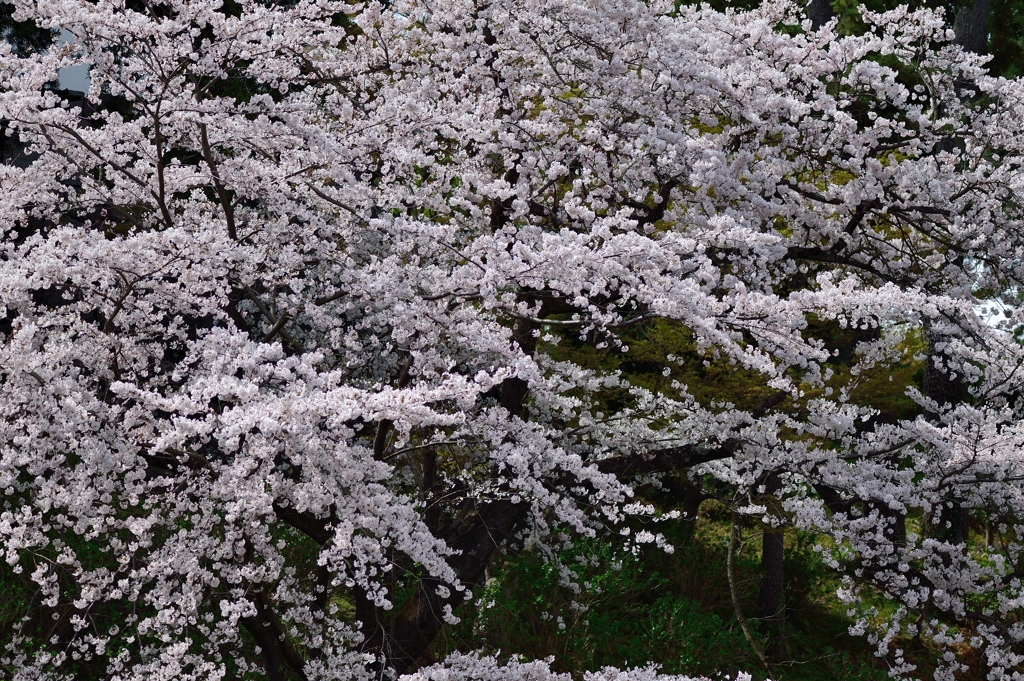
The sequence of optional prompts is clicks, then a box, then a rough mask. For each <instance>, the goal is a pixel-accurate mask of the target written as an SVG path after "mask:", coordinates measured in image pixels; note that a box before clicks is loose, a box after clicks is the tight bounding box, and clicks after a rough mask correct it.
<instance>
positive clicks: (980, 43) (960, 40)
mask: <svg viewBox="0 0 1024 681" xmlns="http://www.w3.org/2000/svg"><path fill="white" fill-rule="evenodd" d="M991 6H992V0H972V2H971V4H969V5H967V6H966V7H961V8H960V9H959V10H958V11H957V13H956V19H955V20H954V21H953V31H954V32H955V33H956V42H957V44H958V45H960V46H961V47H963V48H964V49H965V50H967V51H968V52H974V53H975V54H988V14H989V9H990V7H991Z"/></svg>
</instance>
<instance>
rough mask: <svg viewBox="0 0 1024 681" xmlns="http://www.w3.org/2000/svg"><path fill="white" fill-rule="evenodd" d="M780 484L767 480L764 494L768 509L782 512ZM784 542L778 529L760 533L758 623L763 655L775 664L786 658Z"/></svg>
mask: <svg viewBox="0 0 1024 681" xmlns="http://www.w3.org/2000/svg"><path fill="white" fill-rule="evenodd" d="M781 487H782V485H781V484H780V481H779V479H778V478H777V477H775V476H772V477H771V478H769V479H768V483H767V485H766V490H765V491H766V492H767V493H768V494H769V495H770V496H769V510H770V511H773V512H774V511H776V510H781V509H778V508H777V507H779V506H781V504H779V502H778V499H776V498H775V496H774V495H776V494H778V493H779V491H780V490H781ZM783 539H784V534H783V530H782V528H781V527H771V526H769V525H765V526H764V530H763V532H762V534H761V592H760V596H759V598H758V614H757V617H758V619H759V620H760V622H761V627H760V628H761V633H762V634H764V636H765V647H764V652H765V656H766V657H767V658H768V660H769V661H771V662H773V663H777V662H780V661H782V660H783V659H785V657H786V637H785V622H786V608H785V604H784V601H783V587H784V585H785V577H786V575H785V566H784V563H783Z"/></svg>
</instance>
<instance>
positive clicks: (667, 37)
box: [0, 0, 1024, 681]
mask: <svg viewBox="0 0 1024 681" xmlns="http://www.w3.org/2000/svg"><path fill="white" fill-rule="evenodd" d="M12 4H13V5H14V6H15V8H16V15H15V17H16V18H17V19H19V20H33V21H35V22H36V23H37V24H38V25H39V26H41V27H44V28H54V29H61V30H63V31H67V32H68V33H69V34H70V35H71V36H73V40H71V41H70V42H68V43H67V44H65V45H63V46H61V47H59V48H55V49H53V50H51V51H50V52H48V53H45V54H34V55H30V56H27V57H18V56H16V55H15V54H14V53H13V51H12V50H11V49H10V48H9V47H8V46H5V45H0V121H3V124H4V126H5V128H4V129H5V131H6V134H8V135H10V136H11V137H12V138H13V139H14V140H15V141H16V142H17V144H18V145H20V148H21V149H22V152H21V153H20V154H19V155H17V157H12V158H9V159H5V163H4V164H2V165H0V238H2V241H0V411H2V413H3V418H2V419H0V490H2V495H0V506H2V508H0V549H2V552H3V555H4V558H5V560H6V562H7V564H8V566H10V568H11V570H13V572H14V573H15V574H17V575H21V576H22V577H23V578H24V579H25V580H28V582H29V583H31V584H32V585H33V589H34V590H35V591H34V593H35V594H36V596H35V597H34V601H33V603H32V604H31V605H32V608H33V611H32V612H31V613H26V618H25V620H24V621H23V623H22V626H21V629H20V630H19V631H20V633H19V634H18V635H17V636H16V637H15V638H14V639H13V640H12V641H11V642H10V644H9V645H8V646H7V649H6V651H4V652H3V653H2V655H0V668H2V669H3V670H4V671H3V674H4V675H7V676H10V677H11V678H19V679H42V678H54V679H57V678H66V676H67V675H68V674H71V673H73V671H69V670H75V669H79V668H81V666H82V665H86V666H87V667H88V668H89V669H92V670H97V671H96V672H95V673H97V674H100V675H106V677H107V678H111V679H123V680H125V681H127V680H128V679H153V678H166V679H182V680H185V679H218V678H225V677H226V676H228V675H229V674H240V673H241V674H244V673H247V672H250V671H251V672H253V673H258V674H263V675H265V676H266V678H270V679H284V678H290V677H295V678H304V679H310V680H312V679H348V678H353V679H363V678H366V679H368V678H372V677H374V676H379V675H382V674H390V673H392V672H397V673H400V674H402V673H404V674H408V676H406V677H405V678H407V679H409V680H410V681H413V680H414V679H415V680H416V681H423V680H426V679H429V680H432V681H440V680H441V679H452V680H453V681H454V680H457V679H481V680H487V679H535V680H540V681H543V680H546V679H549V678H551V679H554V678H555V677H558V678H559V679H561V678H562V676H561V675H558V674H555V673H554V672H551V671H550V670H549V668H548V667H547V666H546V664H544V663H540V662H534V663H516V662H512V663H509V664H508V665H506V666H500V665H498V664H497V662H496V661H495V660H493V659H491V658H475V657H466V656H456V657H453V658H450V659H449V660H448V661H447V662H445V663H442V664H440V665H435V666H431V667H423V668H421V667H422V666H423V661H424V660H425V659H426V657H425V653H426V652H427V650H428V649H429V647H430V645H431V643H432V641H433V639H434V637H435V636H436V634H437V632H439V631H440V630H441V628H442V627H444V626H445V625H446V624H449V623H452V622H455V621H456V620H457V617H458V614H457V611H458V608H459V607H460V606H461V605H462V604H464V603H465V602H466V601H467V600H469V599H470V598H471V587H472V585H473V584H476V583H479V582H480V581H481V575H482V574H483V571H484V569H485V568H486V565H487V563H488V562H489V561H490V560H491V558H492V557H493V556H494V555H495V552H496V551H498V550H501V549H502V548H508V547H509V546H514V545H516V543H517V542H519V544H521V543H522V542H523V541H525V540H524V539H523V537H528V538H529V541H536V542H540V543H543V542H544V541H547V540H548V538H549V537H552V536H555V535H557V534H558V533H560V532H570V533H575V534H577V535H585V536H595V535H597V534H598V533H602V532H606V531H608V530H609V529H611V530H612V532H613V535H614V536H619V537H621V536H623V535H621V534H619V532H620V531H621V529H623V528H624V527H625V523H626V522H627V521H628V520H629V519H630V518H631V517H634V516H636V515H645V514H650V513H652V512H653V511H652V509H650V508H649V507H647V506H646V505H644V504H637V503H634V496H635V491H636V485H637V484H639V482H638V480H640V478H637V477H636V473H637V472H642V473H644V474H646V475H648V476H650V475H653V476H655V477H656V476H657V475H659V474H662V473H665V472H666V471H668V470H669V469H674V470H682V471H689V472H690V474H691V475H692V476H693V479H694V480H699V479H705V478H707V477H709V476H710V477H712V478H714V479H716V480H717V481H718V482H719V485H720V486H724V487H725V488H727V489H728V490H729V494H728V495H727V497H725V498H723V500H724V503H727V504H729V505H730V506H731V507H732V508H733V509H734V510H735V511H737V512H738V513H740V514H743V515H747V516H751V517H754V518H762V517H763V518H764V521H765V522H767V523H769V524H771V523H775V524H778V523H785V524H787V525H791V526H795V527H797V528H800V529H801V530H805V531H809V532H814V533H817V534H818V535H819V536H820V537H822V543H821V551H822V555H823V556H824V557H825V560H826V561H827V562H829V563H830V564H831V565H833V566H834V567H835V568H836V569H837V570H840V571H842V572H843V574H844V575H845V579H846V580H847V581H846V587H845V588H844V589H843V591H842V592H841V594H840V596H841V597H842V598H843V599H845V600H846V601H847V602H849V604H850V607H851V612H852V613H854V617H855V618H856V622H857V624H856V625H855V629H856V630H857V631H863V632H864V633H865V634H866V635H868V636H870V637H872V638H871V640H872V642H874V643H877V645H878V651H879V654H880V655H887V656H889V657H890V659H894V660H896V662H895V663H894V667H893V673H894V675H896V676H900V675H902V676H909V677H913V676H914V674H915V670H914V668H913V666H912V665H910V664H909V663H906V662H905V661H903V659H902V657H901V655H900V653H899V652H898V651H897V650H896V648H897V647H898V641H899V640H900V637H901V636H903V637H906V636H916V635H922V636H927V637H929V639H930V640H932V641H934V642H935V644H936V645H938V646H940V647H944V649H946V650H948V651H949V653H948V655H947V656H946V657H945V662H944V663H943V664H944V665H945V666H944V667H943V668H942V669H941V670H940V674H946V676H944V677H941V678H952V676H949V675H951V674H953V673H954V672H956V671H957V670H958V669H960V668H961V666H962V664H963V663H962V661H960V658H958V657H957V655H958V654H959V653H958V652H957V651H961V652H962V651H963V649H964V647H965V646H968V647H974V648H978V649H981V650H982V651H983V654H982V656H981V657H982V659H983V660H984V663H985V664H986V665H987V666H988V669H989V672H990V678H1018V676H1019V671H1017V670H1019V669H1020V665H1021V664H1022V663H1024V657H1022V655H1024V623H1022V616H1024V593H1022V587H1021V575H1022V574H1024V563H1022V562H1021V560H1022V558H1024V556H1022V552H1024V523H1022V522H1021V521H1020V520H1019V519H1020V518H1024V487H1022V485H1021V483H1022V482H1024V457H1022V456H1021V454H1020V451H1021V450H1020V448H1021V445H1022V444H1024V427H1022V425H1021V424H1022V423H1024V422H1022V420H1021V417H1022V413H1021V411H1022V409H1024V404H1022V403H1021V401H1020V400H1019V395H1020V394H1021V390H1022V388H1024V372H1022V371H1021V367H1022V366H1024V349H1022V348H1021V346H1020V345H1019V343H1018V342H1017V340H1016V338H1015V336H1014V334H1013V332H1014V329H1016V328H1018V327H1019V326H1020V325H1021V323H1024V307H1022V306H1020V305H1019V303H1018V298H1019V292H1020V290H1021V289H1020V286H1021V283H1022V281H1024V221H1022V206H1024V174H1022V172H1021V165H1022V163H1024V129H1022V127H1024V84H1022V83H1021V82H1019V81H1015V80H1005V79H997V78H992V77H989V76H988V75H987V74H986V72H985V70H984V63H983V60H982V59H981V58H980V57H976V56H974V55H971V54H967V53H964V52H963V51H962V50H961V49H960V48H958V47H956V46H954V45H953V44H951V42H950V38H951V36H950V35H949V32H948V31H947V29H946V28H945V24H944V21H943V18H942V17H941V15H939V14H937V13H934V12H931V11H924V10H922V11H915V12H911V11H908V10H906V9H899V10H896V11H893V12H889V13H886V14H871V13H866V14H865V20H866V21H867V22H868V24H869V26H870V30H869V31H868V32H866V33H865V34H864V35H862V36H855V37H851V36H840V35H838V34H837V33H836V32H835V30H834V26H833V25H827V26H825V27H824V28H822V29H820V30H817V31H812V30H811V26H810V24H809V23H808V22H803V23H801V16H800V14H799V11H798V10H797V8H795V7H792V6H789V5H786V4H784V3H769V4H768V5H766V6H765V7H764V8H762V9H760V10H757V11H753V12H729V13H724V14H723V13H718V12H715V11H713V10H711V9H708V8H693V7H679V8H676V7H675V6H674V4H673V3H669V2H661V1H653V2H639V1H636V0H614V1H610V0H572V1H567V0H492V1H490V2H485V1H483V0H436V1H427V0H396V1H394V2H389V3H380V2H377V1H368V2H362V3H350V2H340V1H337V0H297V1H296V2H288V3H275V2H269V1H256V0H238V1H232V2H223V1H222V0H141V1H139V2H135V1H132V2H128V1H127V0H12ZM76 64H89V65H90V90H89V92H88V93H87V100H86V103H85V104H82V105H73V104H71V103H69V100H68V93H66V92H62V91H59V90H58V89H56V83H57V74H58V71H59V70H60V69H62V68H65V67H68V66H72V65H76ZM992 301H999V303H1000V304H1001V306H1002V310H1003V317H1001V318H1000V320H998V321H996V322H993V321H992V320H991V319H983V318H981V317H979V314H978V309H979V305H981V304H982V303H989V302H992ZM656 322H657V323H663V324H671V325H674V326H675V327H677V328H680V329H685V330H686V332H687V333H688V334H690V336H691V337H692V339H693V342H694V346H695V347H696V351H695V353H696V354H693V353H691V355H689V356H687V357H681V356H680V357H675V355H674V354H673V353H677V352H679V351H678V349H676V348H670V347H666V348H664V360H663V364H664V367H665V371H666V375H667V376H669V377H671V376H672V375H673V374H672V371H673V366H676V365H677V364H678V363H679V362H717V363H726V364H729V365H731V366H734V367H735V370H736V371H744V372H746V373H747V374H749V375H750V376H754V377H756V379H754V380H755V382H756V388H757V389H758V390H759V391H760V392H759V393H758V394H762V395H764V396H766V397H765V400H764V401H763V402H761V403H759V404H758V403H751V404H749V405H743V404H736V403H731V402H725V401H710V402H709V401H706V400H703V401H702V400H701V399H698V397H696V396H695V394H694V391H693V390H691V389H690V388H691V387H692V386H687V385H686V384H685V382H681V381H678V380H672V381H670V382H669V383H668V384H667V385H669V387H668V388H666V389H664V390H655V389H652V388H650V387H645V386H644V385H641V383H640V382H637V381H634V380H631V378H630V376H629V375H627V373H625V372H622V371H619V370H611V369H607V370H605V369H601V368H595V367H594V366H593V364H592V363H588V362H586V361H584V360H583V359H580V355H579V353H576V354H574V348H580V347H585V348H588V349H590V350H593V351H607V352H617V353H623V354H628V353H629V352H630V348H629V339H630V338H631V337H632V336H631V335H630V334H632V333H635V332H636V330H637V329H643V328H644V326H645V325H649V324H652V323H656ZM812 322H813V323H814V324H830V325H832V326H833V327H834V328H841V329H858V330H863V331H864V332H865V334H864V338H865V340H863V341H862V342H860V343H859V344H858V345H857V347H856V352H855V353H854V357H853V359H852V360H851V362H852V364H851V370H850V371H848V372H846V373H842V372H837V371H836V369H835V363H834V361H833V360H834V357H833V349H831V348H830V347H829V346H828V345H827V343H826V342H825V340H823V339H822V338H819V337H817V336H816V335H815V334H814V333H812V331H811V324H812ZM914 334H919V335H920V334H924V335H925V336H927V338H928V339H929V341H928V343H927V348H928V350H927V353H926V354H927V358H926V359H927V363H928V366H929V368H930V369H929V370H930V372H931V373H930V374H929V375H930V376H932V377H933V379H934V380H939V381H945V382H947V383H949V384H955V385H960V386H963V387H964V390H965V391H966V392H965V396H964V398H963V399H961V400H949V401H940V399H938V397H937V395H938V393H929V392H928V391H927V390H923V389H922V390H917V389H915V388H909V389H908V395H909V397H910V398H911V399H913V400H915V401H916V402H917V404H918V405H919V412H920V415H919V416H916V417H914V418H911V419H904V420H893V419H888V420H886V419H880V418H878V414H879V410H878V409H877V405H874V404H872V403H871V402H870V400H864V399H861V398H859V397H858V395H859V394H860V393H858V386H860V385H861V384H862V381H863V380H864V378H863V377H864V376H866V375H868V374H869V373H871V372H878V371H883V372H884V371H889V370H891V369H892V368H893V367H895V366H897V365H898V364H899V363H900V362H904V361H908V360H907V357H906V348H907V347H908V338H910V337H912V336H914ZM914 361H925V358H922V357H918V358H916V359H914ZM900 389H901V390H903V389H904V388H902V387H901V388H900ZM612 392H614V393H616V394H617V395H624V396H626V397H623V398H620V399H618V400H617V401H614V402H612V401H609V400H608V399H607V397H606V396H607V395H608V394H610V393H612ZM769 478H772V479H776V480H779V481H781V484H782V488H781V489H782V491H781V492H779V493H778V494H777V495H776V496H777V497H778V498H779V499H780V500H781V502H782V503H781V504H774V505H773V504H772V503H769V502H768V501H766V500H765V495H766V494H767V492H766V484H767V481H768V480H769ZM961 512H967V513H974V514H975V515H976V516H977V517H981V516H984V517H986V518H990V519H991V522H992V523H994V525H995V526H996V528H997V530H996V531H997V534H998V536H999V538H1000V541H999V542H995V543H993V545H992V546H990V547H988V548H984V549H976V548H970V549H968V546H967V545H966V544H964V543H963V542H957V541H955V540H954V539H953V538H951V537H949V536H947V534H943V532H942V528H943V526H944V524H951V523H952V522H953V520H952V518H953V516H954V515H955V513H961ZM908 519H911V520H913V519H917V520H919V521H920V524H921V528H920V529H919V530H918V531H914V529H915V527H911V528H910V529H908V528H907V523H908V522H910V520H908ZM900 528H902V529H900ZM631 537H632V540H633V541H636V542H640V543H664V540H663V538H660V537H658V536H656V535H654V534H652V533H638V534H633V535H631ZM618 541H621V538H620V539H619V540H618ZM399 586H402V588H403V589H405V591H406V592H411V593H412V595H411V596H406V595H402V596H399V595H398V594H397V593H396V592H397V591H399V588H398V587H399ZM865 590H869V591H870V592H871V593H873V594H876V595H877V594H880V595H881V596H883V597H884V598H885V599H888V601H889V602H890V603H892V604H893V605H892V611H893V612H895V613H896V614H895V615H893V616H892V617H889V616H888V614H886V613H881V614H880V613H879V612H877V611H875V610H872V608H871V607H869V606H868V605H865V603H867V602H870V599H864V598H863V595H864V593H865ZM352 603H354V607H355V616H354V617H353V616H352V615H351V613H350V612H349V609H348V608H347V607H343V606H347V605H348V604H352ZM39 612H44V613H45V617H40V616H39V615H38V613H39ZM111 613H117V615H116V617H115V616H113V615H111ZM653 662H657V661H653ZM417 670H418V671H417ZM587 678H588V679H593V681H613V680H615V679H623V680H625V681H649V680H653V679H656V678H659V679H660V678H665V679H668V678H669V677H660V676H658V675H657V674H656V672H655V671H653V670H651V669H648V670H634V671H631V672H618V671H614V670H605V671H602V672H596V673H593V674H591V675H589V676H588V677H587ZM676 678H679V677H676Z"/></svg>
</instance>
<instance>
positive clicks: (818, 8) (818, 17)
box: [807, 0, 836, 30]
mask: <svg viewBox="0 0 1024 681" xmlns="http://www.w3.org/2000/svg"><path fill="white" fill-rule="evenodd" d="M835 16H836V13H835V10H833V9H832V3H831V2H829V0H811V1H810V2H809V3H807V18H808V19H810V20H811V28H813V29H814V30H818V29H819V28H821V27H822V26H824V25H825V24H827V23H828V22H830V21H832V19H833V18H834V17H835Z"/></svg>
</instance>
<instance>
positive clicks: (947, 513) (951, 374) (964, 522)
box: [922, 0, 987, 545]
mask: <svg viewBox="0 0 1024 681" xmlns="http://www.w3.org/2000/svg"><path fill="white" fill-rule="evenodd" d="M986 2H987V0H986ZM924 335H925V342H926V343H927V346H928V359H927V361H926V363H925V368H924V381H923V386H922V388H923V390H922V392H924V395H925V397H927V398H929V399H932V400H934V401H935V402H936V404H937V406H938V409H939V410H940V411H941V410H943V409H944V407H947V406H948V407H955V406H956V405H957V404H960V403H961V402H964V401H965V400H966V399H967V385H966V383H964V380H963V376H962V375H961V374H959V373H956V372H955V371H954V370H951V369H950V368H949V367H942V366H940V362H939V361H938V358H939V356H940V352H939V350H938V349H937V346H938V344H940V343H941V342H942V340H943V338H942V337H941V336H939V335H938V334H936V333H935V332H934V331H932V330H931V329H928V328H926V329H925V334H924ZM926 415H927V416H929V417H930V418H933V419H934V418H938V414H937V413H927V414H926ZM947 523H948V526H947ZM930 530H931V534H932V536H934V537H937V538H939V539H943V540H945V541H948V542H950V543H952V544H957V545H964V544H966V543H967V539H968V536H969V523H968V510H967V509H966V508H964V507H962V506H961V505H960V504H959V503H957V502H956V501H949V502H947V503H946V505H945V507H944V508H942V509H941V511H940V513H938V514H937V517H936V518H935V519H934V520H933V524H932V525H931V527H930Z"/></svg>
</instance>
